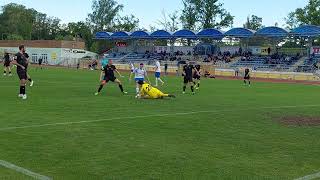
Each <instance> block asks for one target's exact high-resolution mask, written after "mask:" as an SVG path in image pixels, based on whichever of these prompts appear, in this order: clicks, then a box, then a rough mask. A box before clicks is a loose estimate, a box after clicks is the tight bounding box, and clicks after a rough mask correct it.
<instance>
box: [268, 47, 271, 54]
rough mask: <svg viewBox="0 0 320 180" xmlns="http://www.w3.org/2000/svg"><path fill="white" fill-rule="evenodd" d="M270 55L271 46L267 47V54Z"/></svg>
mask: <svg viewBox="0 0 320 180" xmlns="http://www.w3.org/2000/svg"><path fill="white" fill-rule="evenodd" d="M270 55H271V48H270V47H268V56H270Z"/></svg>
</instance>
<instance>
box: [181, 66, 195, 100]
mask: <svg viewBox="0 0 320 180" xmlns="http://www.w3.org/2000/svg"><path fill="white" fill-rule="evenodd" d="M194 71H195V72H198V71H197V70H196V69H195V68H194V66H193V65H192V64H190V62H188V64H186V65H184V66H183V73H182V75H183V77H184V78H183V83H184V85H183V94H185V93H186V88H187V85H188V84H189V85H190V87H191V92H192V94H195V93H194V87H193V79H192V78H193V77H192V76H193V72H194Z"/></svg>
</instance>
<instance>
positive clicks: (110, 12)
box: [88, 0, 123, 31]
mask: <svg viewBox="0 0 320 180" xmlns="http://www.w3.org/2000/svg"><path fill="white" fill-rule="evenodd" d="M122 9H123V5H122V4H118V3H117V1H115V0H94V1H93V4H92V10H93V12H92V13H90V14H89V15H88V20H89V22H90V23H91V24H92V25H93V27H94V30H95V31H102V30H106V31H112V30H113V26H114V21H115V18H116V17H117V16H118V14H119V12H120V11H121V10H122Z"/></svg>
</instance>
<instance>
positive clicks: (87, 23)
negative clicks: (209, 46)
mask: <svg viewBox="0 0 320 180" xmlns="http://www.w3.org/2000/svg"><path fill="white" fill-rule="evenodd" d="M182 4H183V8H182V10H179V11H175V12H173V13H172V14H168V15H167V14H166V13H165V12H164V11H163V13H162V14H163V17H162V18H160V19H159V20H158V21H157V24H158V25H159V26H160V28H161V29H165V30H168V31H176V30H178V29H180V28H185V29H190V30H195V31H197V30H199V29H205V28H217V29H222V28H227V27H232V25H233V21H234V16H232V14H231V13H230V12H228V11H227V10H226V9H225V8H224V7H223V6H224V5H223V4H222V3H220V2H219V0H182ZM123 8H124V5H122V4H119V3H117V1H116V0H93V2H92V12H91V13H90V14H88V16H87V18H86V20H84V21H79V22H71V23H68V24H63V23H62V22H61V20H60V19H58V18H56V17H50V16H48V15H47V14H45V13H42V12H38V11H36V10H35V9H32V8H27V7H25V6H23V5H20V4H15V3H10V4H7V5H4V6H2V7H1V11H0V39H2V40H75V39H82V40H83V41H84V42H85V44H86V49H87V50H90V51H93V52H98V53H99V52H103V51H104V50H105V49H106V47H107V46H108V45H109V46H110V45H111V44H108V42H105V41H94V40H93V37H94V33H95V32H97V31H109V32H114V31H120V30H121V31H133V30H146V28H142V27H140V26H139V19H138V18H137V17H135V16H134V15H132V14H129V15H124V16H122V15H120V14H121V12H122V11H123ZM285 21H286V24H285V26H286V28H287V29H293V28H295V27H298V26H299V25H303V24H313V25H320V0H309V2H308V3H307V5H306V6H305V7H302V8H298V9H296V10H294V11H293V12H291V13H289V14H288V16H287V17H286V18H285ZM276 25H277V24H276ZM243 26H244V27H245V28H249V29H253V30H257V29H260V28H262V27H263V19H262V18H261V17H258V16H256V15H251V16H250V17H248V19H247V21H246V22H245V23H244V25H243ZM154 30H156V28H155V27H153V26H150V27H149V31H154Z"/></svg>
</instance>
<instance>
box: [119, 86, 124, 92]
mask: <svg viewBox="0 0 320 180" xmlns="http://www.w3.org/2000/svg"><path fill="white" fill-rule="evenodd" d="M119 88H120V90H121V92H123V87H122V85H121V84H120V85H119Z"/></svg>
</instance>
